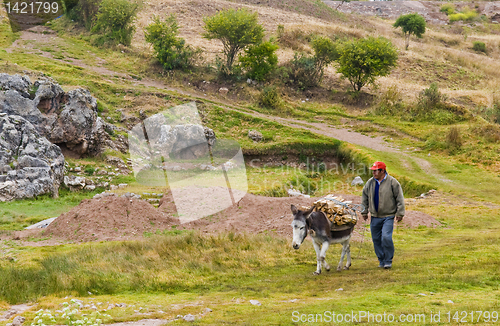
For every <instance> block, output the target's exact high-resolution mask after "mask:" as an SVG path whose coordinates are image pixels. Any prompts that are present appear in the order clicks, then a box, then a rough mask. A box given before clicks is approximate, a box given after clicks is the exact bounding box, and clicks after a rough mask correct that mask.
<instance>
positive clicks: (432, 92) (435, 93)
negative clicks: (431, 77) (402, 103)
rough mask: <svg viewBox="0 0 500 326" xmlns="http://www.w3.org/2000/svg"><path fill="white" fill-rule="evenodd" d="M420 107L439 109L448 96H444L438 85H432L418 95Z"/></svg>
mask: <svg viewBox="0 0 500 326" xmlns="http://www.w3.org/2000/svg"><path fill="white" fill-rule="evenodd" d="M417 100H418V106H420V107H421V108H425V109H433V108H436V107H438V106H439V105H440V104H442V103H443V102H444V101H446V100H447V96H446V95H445V94H442V93H441V92H440V91H439V89H438V86H437V84H436V83H431V85H430V86H429V88H426V89H424V90H422V91H421V92H420V94H419V95H418V99H417Z"/></svg>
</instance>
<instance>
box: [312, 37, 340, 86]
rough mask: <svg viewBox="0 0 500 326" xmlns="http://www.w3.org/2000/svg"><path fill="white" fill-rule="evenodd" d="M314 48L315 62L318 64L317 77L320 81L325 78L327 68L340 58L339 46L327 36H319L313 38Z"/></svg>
mask: <svg viewBox="0 0 500 326" xmlns="http://www.w3.org/2000/svg"><path fill="white" fill-rule="evenodd" d="M311 45H312V48H313V49H314V64H315V66H316V74H317V75H318V76H317V77H316V79H317V80H318V83H319V82H320V81H321V79H322V78H323V73H324V70H325V68H326V67H327V66H328V65H330V64H331V63H332V62H334V61H335V60H337V59H338V58H339V51H338V47H337V45H336V44H335V43H333V41H332V40H331V39H329V38H327V37H324V36H319V37H316V38H315V39H313V40H312V42H311Z"/></svg>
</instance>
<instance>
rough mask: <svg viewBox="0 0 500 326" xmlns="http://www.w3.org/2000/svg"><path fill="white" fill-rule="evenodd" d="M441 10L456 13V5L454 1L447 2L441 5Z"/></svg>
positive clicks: (447, 13) (449, 13)
mask: <svg viewBox="0 0 500 326" xmlns="http://www.w3.org/2000/svg"><path fill="white" fill-rule="evenodd" d="M439 11H441V12H444V13H445V14H446V15H448V16H449V15H452V14H454V13H455V5H454V4H452V3H446V4H444V5H442V6H441V9H439Z"/></svg>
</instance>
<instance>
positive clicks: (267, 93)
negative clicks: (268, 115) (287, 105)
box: [259, 86, 283, 109]
mask: <svg viewBox="0 0 500 326" xmlns="http://www.w3.org/2000/svg"><path fill="white" fill-rule="evenodd" d="M259 104H260V105H262V106H263V107H266V108H270V109H279V108H280V107H281V106H282V105H283V100H282V99H281V95H280V94H279V92H278V89H277V88H276V86H268V87H265V88H264V89H263V90H262V92H261V94H260V101H259Z"/></svg>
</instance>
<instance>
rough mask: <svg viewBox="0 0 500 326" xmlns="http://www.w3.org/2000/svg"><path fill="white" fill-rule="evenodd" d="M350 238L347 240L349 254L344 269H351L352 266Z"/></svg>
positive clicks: (347, 252) (346, 245)
mask: <svg viewBox="0 0 500 326" xmlns="http://www.w3.org/2000/svg"><path fill="white" fill-rule="evenodd" d="M349 240H350V239H348V240H347V241H346V244H345V247H346V249H345V251H346V254H347V262H346V264H345V267H344V269H349V267H351V244H350V243H349Z"/></svg>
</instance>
